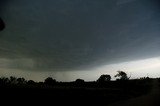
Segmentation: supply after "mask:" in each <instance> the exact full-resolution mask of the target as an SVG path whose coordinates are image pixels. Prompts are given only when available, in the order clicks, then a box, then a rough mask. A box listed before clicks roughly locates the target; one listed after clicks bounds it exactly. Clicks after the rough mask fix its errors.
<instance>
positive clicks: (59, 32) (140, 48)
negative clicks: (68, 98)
mask: <svg viewBox="0 0 160 106" xmlns="http://www.w3.org/2000/svg"><path fill="white" fill-rule="evenodd" d="M4 4H5V5H3V6H2V7H1V8H0V9H1V10H0V13H1V18H3V20H4V21H5V23H6V29H5V30H4V31H2V32H0V58H1V59H0V62H2V63H3V67H6V68H15V69H24V70H35V71H43V70H49V71H68V70H71V71H72V70H82V69H89V68H93V67H98V66H101V65H104V64H113V63H119V62H125V61H131V60H137V59H143V58H149V57H154V56H159V53H160V37H159V33H160V14H159V11H160V8H159V5H160V3H159V2H158V0H122V1H121V2H119V0H107V1H105V0H102V1H98V0H89V1H88V0H87V1H86V0H57V1H55V0H45V1H44V0H33V1H28V0H8V1H7V2H4Z"/></svg>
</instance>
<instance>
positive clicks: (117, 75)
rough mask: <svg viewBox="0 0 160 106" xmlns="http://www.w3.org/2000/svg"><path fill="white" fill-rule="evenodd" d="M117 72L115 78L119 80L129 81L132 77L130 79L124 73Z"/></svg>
mask: <svg viewBox="0 0 160 106" xmlns="http://www.w3.org/2000/svg"><path fill="white" fill-rule="evenodd" d="M117 72H118V73H117V74H116V75H115V77H119V80H129V78H130V77H128V76H127V74H126V73H125V72H124V71H117Z"/></svg>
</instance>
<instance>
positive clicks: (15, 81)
mask: <svg viewBox="0 0 160 106" xmlns="http://www.w3.org/2000/svg"><path fill="white" fill-rule="evenodd" d="M9 81H10V83H11V84H16V83H17V78H16V77H14V76H10V79H9Z"/></svg>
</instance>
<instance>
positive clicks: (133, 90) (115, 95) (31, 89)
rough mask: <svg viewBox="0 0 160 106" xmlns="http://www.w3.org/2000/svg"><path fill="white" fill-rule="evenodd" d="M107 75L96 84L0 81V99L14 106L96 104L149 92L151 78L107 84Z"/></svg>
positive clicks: (47, 79)
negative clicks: (25, 105) (20, 104)
mask: <svg viewBox="0 0 160 106" xmlns="http://www.w3.org/2000/svg"><path fill="white" fill-rule="evenodd" d="M110 79H111V78H110V76H109V75H101V76H100V78H99V79H98V80H97V81H93V82H85V81H84V80H82V79H77V80H76V81H73V82H57V81H56V80H55V79H52V78H51V77H49V78H46V79H45V81H44V82H34V81H32V80H28V81H27V80H25V79H24V78H16V77H10V78H5V77H3V78H0V91H1V97H2V98H3V99H4V100H8V101H10V100H12V101H13V102H15V103H20V102H23V103H25V104H27V103H28V105H29V103H37V104H39V103H40V104H44V105H50V104H51V105H55V106H60V105H63V106H64V105H67V106H68V105H69V106H70V105H74V106H77V105H81V106H84V105H89V106H93V105H97V106H103V105H105V106H107V105H108V104H110V103H113V102H116V101H120V100H125V99H129V98H134V97H137V96H140V95H144V94H146V93H148V92H149V90H150V89H151V82H152V79H150V78H142V79H135V80H129V79H123V78H121V77H120V79H118V80H116V81H110ZM1 100H2V99H1Z"/></svg>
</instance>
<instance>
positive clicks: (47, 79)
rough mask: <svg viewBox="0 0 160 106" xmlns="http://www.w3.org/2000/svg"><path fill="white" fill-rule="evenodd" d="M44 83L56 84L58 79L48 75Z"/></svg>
mask: <svg viewBox="0 0 160 106" xmlns="http://www.w3.org/2000/svg"><path fill="white" fill-rule="evenodd" d="M44 83H45V84H47V85H54V84H55V83H56V80H55V79H53V78H52V77H48V78H46V79H45V80H44Z"/></svg>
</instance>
